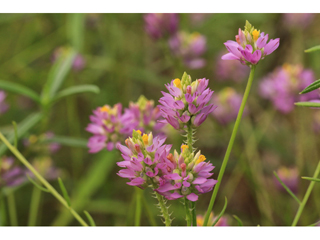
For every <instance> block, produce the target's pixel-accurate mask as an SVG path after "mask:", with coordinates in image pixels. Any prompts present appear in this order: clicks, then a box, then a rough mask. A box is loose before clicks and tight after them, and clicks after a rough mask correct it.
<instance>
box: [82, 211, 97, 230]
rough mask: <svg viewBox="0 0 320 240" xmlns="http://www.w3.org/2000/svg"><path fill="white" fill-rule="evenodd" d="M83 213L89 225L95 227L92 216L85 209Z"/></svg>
mask: <svg viewBox="0 0 320 240" xmlns="http://www.w3.org/2000/svg"><path fill="white" fill-rule="evenodd" d="M83 212H84V214H85V215H86V216H87V218H88V220H89V223H90V225H91V227H95V226H96V223H95V222H94V220H93V218H92V217H91V215H90V214H89V213H88V212H87V211H83Z"/></svg>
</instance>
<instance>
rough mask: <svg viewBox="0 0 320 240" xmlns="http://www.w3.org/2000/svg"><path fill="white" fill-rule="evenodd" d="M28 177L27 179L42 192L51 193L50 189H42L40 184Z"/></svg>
mask: <svg viewBox="0 0 320 240" xmlns="http://www.w3.org/2000/svg"><path fill="white" fill-rule="evenodd" d="M26 175H27V178H28V179H29V181H30V182H31V183H32V184H33V185H34V186H35V187H37V188H39V189H40V190H41V191H44V192H50V191H49V190H48V189H46V188H44V187H41V186H40V185H39V184H38V183H36V182H35V181H34V180H33V179H32V178H31V177H30V176H29V175H28V174H26Z"/></svg>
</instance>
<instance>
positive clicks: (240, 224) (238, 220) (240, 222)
mask: <svg viewBox="0 0 320 240" xmlns="http://www.w3.org/2000/svg"><path fill="white" fill-rule="evenodd" d="M232 216H233V217H234V219H235V220H237V222H238V225H239V226H241V227H242V226H243V223H242V221H241V219H240V218H239V217H238V216H237V215H232Z"/></svg>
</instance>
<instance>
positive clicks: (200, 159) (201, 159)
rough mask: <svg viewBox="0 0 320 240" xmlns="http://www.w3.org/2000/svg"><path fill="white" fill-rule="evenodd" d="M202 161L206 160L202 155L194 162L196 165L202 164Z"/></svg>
mask: <svg viewBox="0 0 320 240" xmlns="http://www.w3.org/2000/svg"><path fill="white" fill-rule="evenodd" d="M204 160H206V157H205V156H204V155H200V157H199V158H198V160H197V161H196V164H199V163H201V162H203V161H204Z"/></svg>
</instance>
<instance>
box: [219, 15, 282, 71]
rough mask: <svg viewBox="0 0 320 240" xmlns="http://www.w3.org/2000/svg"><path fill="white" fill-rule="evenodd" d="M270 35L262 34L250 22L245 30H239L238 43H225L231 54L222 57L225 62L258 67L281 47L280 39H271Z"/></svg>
mask: <svg viewBox="0 0 320 240" xmlns="http://www.w3.org/2000/svg"><path fill="white" fill-rule="evenodd" d="M268 38H269V35H268V34H265V33H264V32H261V33H260V30H259V31H258V30H257V29H255V28H254V27H253V26H252V25H251V24H250V23H249V22H248V21H246V25H245V28H244V30H241V29H240V28H239V32H238V35H236V41H231V40H228V41H227V42H225V43H224V45H225V46H226V48H227V49H228V51H229V53H227V54H225V55H223V56H222V59H223V60H239V61H240V62H241V63H242V64H244V65H248V66H250V65H256V64H258V62H259V61H260V60H261V59H264V57H265V56H266V55H269V54H271V53H272V52H273V51H274V50H276V49H277V48H278V47H279V44H280V39H279V38H276V39H270V41H269V42H268V43H267V41H268Z"/></svg>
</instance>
